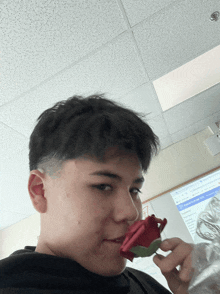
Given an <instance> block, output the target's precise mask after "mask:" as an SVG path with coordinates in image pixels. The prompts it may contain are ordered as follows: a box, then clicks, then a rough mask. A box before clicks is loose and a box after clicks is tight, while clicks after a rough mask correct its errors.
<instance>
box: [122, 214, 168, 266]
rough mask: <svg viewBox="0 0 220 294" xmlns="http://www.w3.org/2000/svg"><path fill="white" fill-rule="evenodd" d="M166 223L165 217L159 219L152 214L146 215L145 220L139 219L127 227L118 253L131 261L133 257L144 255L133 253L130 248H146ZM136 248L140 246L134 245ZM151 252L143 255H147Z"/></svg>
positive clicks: (158, 236) (157, 236) (156, 237)
mask: <svg viewBox="0 0 220 294" xmlns="http://www.w3.org/2000/svg"><path fill="white" fill-rule="evenodd" d="M159 224H160V226H159ZM166 224H167V220H166V219H165V218H164V219H163V220H161V219H159V218H156V217H155V215H154V214H153V215H151V216H148V217H147V218H146V219H145V220H140V221H138V222H136V223H134V224H133V225H132V226H130V227H129V228H128V232H127V233H126V237H125V240H124V242H123V244H122V246H121V248H120V255H122V256H123V257H125V258H127V259H129V260H130V261H133V258H134V257H139V256H144V255H137V254H134V253H133V252H131V251H130V250H131V249H133V248H134V247H136V246H142V248H143V247H145V248H148V247H149V246H150V245H151V243H152V242H153V241H154V240H156V239H159V238H160V233H161V232H162V231H163V229H164V227H165V225H166ZM158 246H159V245H158ZM137 248H140V247H136V249H137ZM151 251H152V250H151ZM154 252H155V251H154ZM151 254H152V253H151ZM151 254H148V255H145V256H149V255H151Z"/></svg>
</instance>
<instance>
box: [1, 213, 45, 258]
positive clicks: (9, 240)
mask: <svg viewBox="0 0 220 294" xmlns="http://www.w3.org/2000/svg"><path fill="white" fill-rule="evenodd" d="M39 234H40V214H39V213H38V212H37V213H36V214H34V215H32V216H30V217H28V218H25V219H23V220H22V221H20V222H18V223H16V224H14V225H12V226H10V227H7V228H5V229H4V230H2V231H0V259H2V258H5V257H7V256H9V255H10V254H11V253H13V252H14V251H16V250H19V249H24V247H25V246H36V244H37V237H38V236H39Z"/></svg>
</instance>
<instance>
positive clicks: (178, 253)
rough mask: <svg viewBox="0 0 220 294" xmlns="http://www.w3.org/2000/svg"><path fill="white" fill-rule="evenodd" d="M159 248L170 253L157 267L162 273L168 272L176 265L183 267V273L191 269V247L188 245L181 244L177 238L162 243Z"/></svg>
mask: <svg viewBox="0 0 220 294" xmlns="http://www.w3.org/2000/svg"><path fill="white" fill-rule="evenodd" d="M160 248H161V250H163V251H169V250H171V251H172V252H171V253H170V254H168V255H167V256H166V257H165V258H164V259H162V260H161V261H160V263H159V267H160V269H161V270H162V271H163V272H170V271H172V269H174V268H176V267H177V266H178V265H182V266H183V273H184V272H186V270H187V269H189V268H190V269H191V268H192V262H191V252H192V249H193V247H192V246H191V245H190V244H187V243H185V242H183V241H182V240H181V239H179V238H172V239H167V240H165V241H164V242H162V243H161V246H160ZM184 275H185V274H184Z"/></svg>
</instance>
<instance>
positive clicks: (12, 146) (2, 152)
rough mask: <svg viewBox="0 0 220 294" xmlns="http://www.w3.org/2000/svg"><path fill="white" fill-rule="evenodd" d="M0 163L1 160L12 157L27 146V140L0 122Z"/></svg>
mask: <svg viewBox="0 0 220 294" xmlns="http://www.w3.org/2000/svg"><path fill="white" fill-rule="evenodd" d="M0 138H1V144H0V163H1V162H2V160H3V158H5V157H8V156H13V154H15V153H16V152H19V151H21V150H22V149H23V148H24V147H25V145H26V144H27V138H25V136H23V135H22V134H19V133H18V132H17V131H14V130H13V129H12V128H10V127H8V126H7V125H5V124H3V123H1V122H0Z"/></svg>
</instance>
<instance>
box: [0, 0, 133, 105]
mask: <svg viewBox="0 0 220 294" xmlns="http://www.w3.org/2000/svg"><path fill="white" fill-rule="evenodd" d="M0 10H1V20H0V23H1V30H0V40H1V91H0V97H1V98H0V105H2V104H4V103H6V102H8V101H10V100H12V99H14V98H15V97H17V96H18V95H20V94H22V93H23V92H25V91H27V90H28V89H30V88H32V87H34V86H36V85H37V84H39V83H41V82H42V81H44V80H45V79H48V78H49V77H51V76H53V75H54V74H56V73H57V72H59V71H61V70H63V69H64V68H66V67H67V66H69V65H70V64H72V63H74V62H76V61H78V60H79V59H80V58H82V57H83V56H85V55H86V54H88V53H90V52H91V51H93V50H94V49H97V48H98V47H100V46H102V45H103V44H105V43H106V42H108V41H111V40H112V39H113V38H115V37H116V36H118V35H119V34H121V33H122V32H124V31H125V30H126V28H127V27H126V24H125V21H124V19H123V16H122V14H121V11H120V9H119V6H118V4H117V1H108V0H102V1H97V0H91V1H87V0H81V1H71V0H59V1H58V0H56V1H47V0H41V1H36V0H28V1H21V0H18V1H12V0H9V1H1V4H0Z"/></svg>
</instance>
